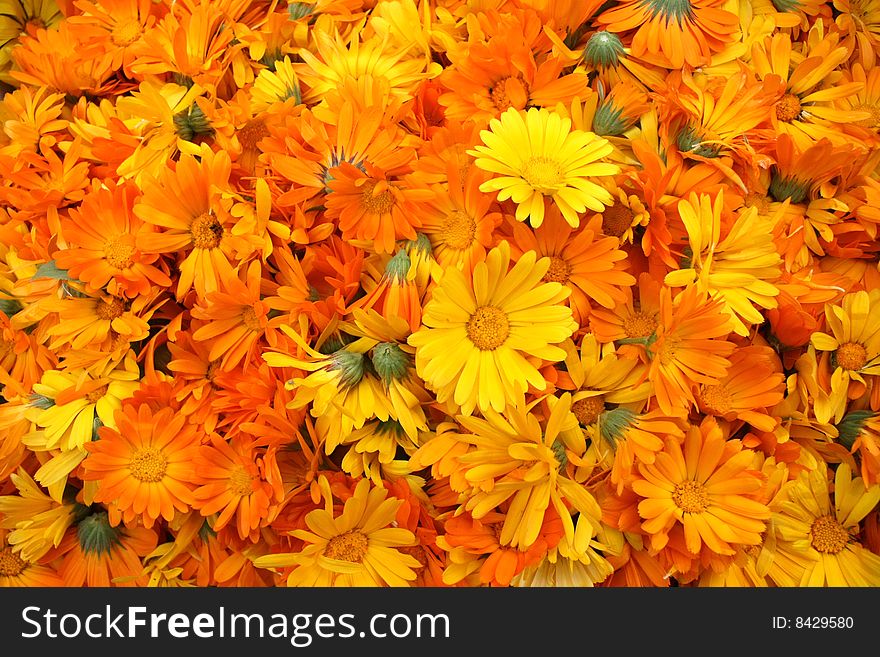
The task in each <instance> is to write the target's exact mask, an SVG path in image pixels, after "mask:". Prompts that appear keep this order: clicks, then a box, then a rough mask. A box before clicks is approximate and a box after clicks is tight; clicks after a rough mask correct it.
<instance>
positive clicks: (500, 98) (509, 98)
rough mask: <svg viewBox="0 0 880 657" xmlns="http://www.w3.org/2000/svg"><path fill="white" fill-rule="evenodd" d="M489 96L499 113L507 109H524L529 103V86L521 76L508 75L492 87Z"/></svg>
mask: <svg viewBox="0 0 880 657" xmlns="http://www.w3.org/2000/svg"><path fill="white" fill-rule="evenodd" d="M489 95H490V97H491V98H492V102H493V103H495V107H496V108H498V110H499V111H501V112H503V111H504V110H506V109H508V108H509V107H515V108H516V109H525V106H526V104H527V103H528V101H529V85H528V84H527V83H526V81H525V80H524V79H523V76H522V75H521V74H518V75H517V76H516V77H512V76H509V75H508V76H507V77H503V78H501V79H500V80H499V81H498V82H496V83H495V84H494V85H493V86H492V88H491V89H490V91H489Z"/></svg>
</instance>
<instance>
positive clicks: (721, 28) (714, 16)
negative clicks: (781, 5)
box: [596, 0, 739, 69]
mask: <svg viewBox="0 0 880 657" xmlns="http://www.w3.org/2000/svg"><path fill="white" fill-rule="evenodd" d="M724 4H725V3H724V0H690V1H688V2H663V1H662V0H661V1H659V2H645V0H625V1H624V2H618V3H615V5H614V6H612V7H611V8H609V9H606V10H605V11H604V12H602V13H601V14H600V15H599V16H598V18H597V19H596V22H597V23H599V24H600V25H604V26H606V27H607V29H608V31H609V32H628V31H629V30H632V29H635V30H636V31H635V34H633V38H632V45H631V46H630V48H631V50H632V54H633V56H635V57H640V58H642V59H645V60H646V61H648V62H650V63H652V64H656V65H658V66H663V67H664V68H672V69H680V68H682V67H684V65H685V63H687V65H688V66H691V67H693V68H696V67H699V66H704V65H706V64H708V63H709V59H710V58H711V56H712V54H713V53H716V52H718V51H720V50H722V49H723V48H724V46H725V45H727V43H729V42H731V41H732V40H733V37H734V33H735V32H736V30H737V29H738V28H739V21H738V20H737V17H736V14H732V13H730V12H729V11H726V10H724V9H722V8H721V6H722V5H724Z"/></svg>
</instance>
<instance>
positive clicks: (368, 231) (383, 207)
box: [325, 162, 434, 253]
mask: <svg viewBox="0 0 880 657" xmlns="http://www.w3.org/2000/svg"><path fill="white" fill-rule="evenodd" d="M364 168H365V170H363V171H362V170H361V169H359V168H358V167H356V166H354V165H353V164H349V163H348V162H343V163H342V164H340V165H339V166H338V167H337V168H335V169H334V171H335V173H336V178H334V179H333V180H331V181H330V182H329V187H330V189H331V190H332V191H331V193H330V194H328V195H327V200H326V202H325V205H326V207H327V216H328V217H331V218H338V219H339V230H340V231H341V232H342V237H343V238H344V239H346V240H362V241H365V242H366V243H367V244H369V245H371V246H372V248H374V249H375V250H376V251H378V252H380V253H392V252H393V251H394V243H395V242H396V241H397V240H400V239H407V240H414V239H415V238H416V230H415V229H416V228H419V227H420V226H421V225H422V222H421V220H420V219H419V217H420V216H422V214H424V212H423V210H422V209H421V205H422V204H423V203H424V202H425V201H430V200H431V199H432V198H434V192H432V191H431V190H430V189H428V188H426V187H421V186H420V185H419V184H418V182H417V180H416V179H415V178H414V177H409V178H407V179H405V180H401V181H398V180H389V179H388V177H387V173H386V172H385V171H382V170H381V169H378V168H376V167H374V166H372V165H371V164H369V163H367V164H365V165H364Z"/></svg>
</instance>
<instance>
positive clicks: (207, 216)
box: [189, 211, 223, 249]
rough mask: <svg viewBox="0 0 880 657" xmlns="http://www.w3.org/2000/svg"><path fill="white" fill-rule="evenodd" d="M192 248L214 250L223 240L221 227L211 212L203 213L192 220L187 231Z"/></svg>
mask: <svg viewBox="0 0 880 657" xmlns="http://www.w3.org/2000/svg"><path fill="white" fill-rule="evenodd" d="M189 232H190V235H192V241H193V246H194V247H195V248H197V249H216V248H217V247H218V246H219V245H220V240H221V239H223V225H222V224H221V223H220V222H219V221H217V217H215V216H214V213H213V212H210V211H208V212H203V213H202V214H200V215H199V216H198V217H196V218H195V219H193V222H192V225H191V226H190V229H189Z"/></svg>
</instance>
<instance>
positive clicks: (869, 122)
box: [853, 103, 880, 128]
mask: <svg viewBox="0 0 880 657" xmlns="http://www.w3.org/2000/svg"><path fill="white" fill-rule="evenodd" d="M853 111H854V112H868V113H869V114H870V115H871V116H869V117H868V118H867V119H861V120H860V121H856V122H855V124H856V125H858V126H861V127H863V128H877V127H880V105H869V104H867V103H862V104H861V105H857V106H856V107H853Z"/></svg>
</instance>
